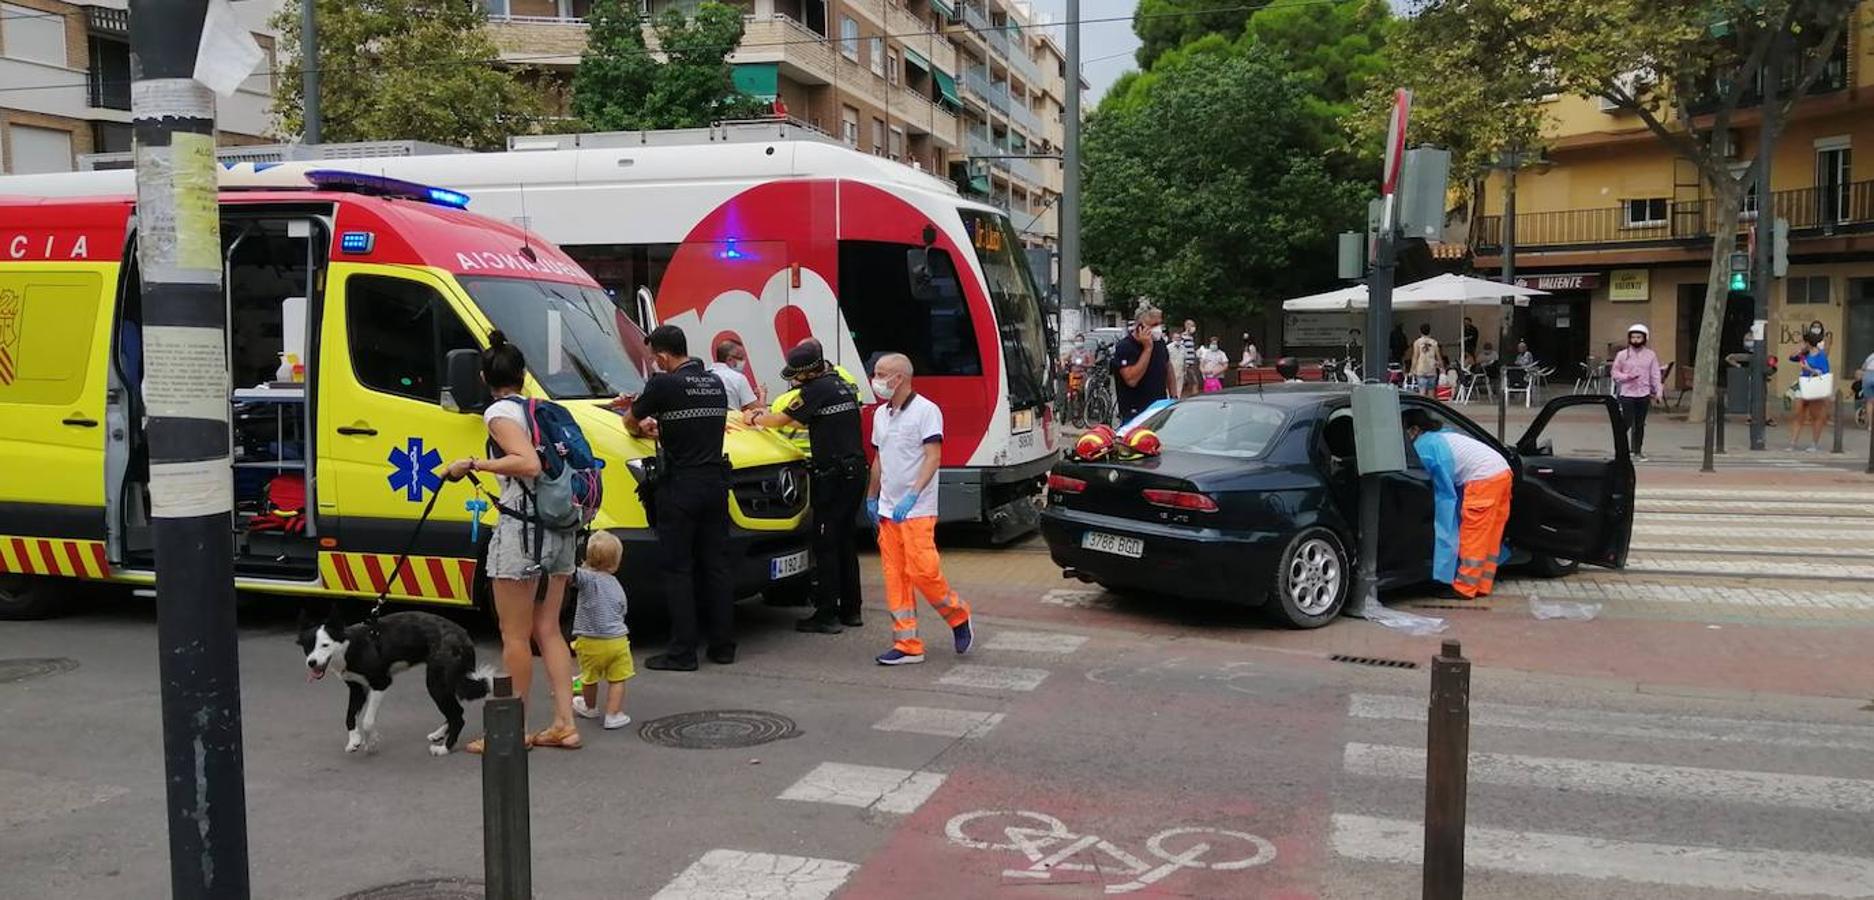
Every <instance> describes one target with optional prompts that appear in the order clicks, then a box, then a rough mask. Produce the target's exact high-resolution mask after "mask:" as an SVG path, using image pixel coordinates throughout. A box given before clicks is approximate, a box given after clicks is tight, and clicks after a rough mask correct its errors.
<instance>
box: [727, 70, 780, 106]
mask: <svg viewBox="0 0 1874 900" xmlns="http://www.w3.org/2000/svg"><path fill="white" fill-rule="evenodd" d="M730 77H731V78H732V79H733V80H734V82H735V89H736V90H738V91H741V92H742V93H744V94H747V95H749V96H751V97H760V98H761V99H763V100H773V99H774V98H775V96H776V95H777V94H779V93H780V92H781V74H780V72H779V70H778V66H777V64H775V63H743V64H741V65H738V66H736V67H735V69H734V71H733V72H731V73H730Z"/></svg>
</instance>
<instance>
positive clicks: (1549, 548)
mask: <svg viewBox="0 0 1874 900" xmlns="http://www.w3.org/2000/svg"><path fill="white" fill-rule="evenodd" d="M1576 406H1598V407H1600V408H1602V409H1604V410H1606V412H1607V426H1608V434H1607V436H1608V442H1607V445H1606V446H1607V449H1606V450H1605V451H1602V452H1598V453H1596V452H1589V453H1584V454H1579V455H1577V454H1571V455H1568V456H1558V455H1556V453H1555V451H1554V449H1553V443H1554V442H1553V440H1552V439H1549V438H1545V437H1544V436H1543V431H1544V430H1545V429H1547V428H1548V427H1549V425H1550V423H1551V422H1552V421H1554V419H1555V417H1556V414H1557V413H1560V412H1561V411H1563V410H1565V409H1568V408H1570V407H1576ZM1593 418H1594V420H1595V421H1597V422H1598V419H1599V417H1598V416H1595V417H1593ZM1577 419H1578V421H1579V422H1585V421H1586V420H1585V419H1583V418H1581V417H1577ZM1572 443H1580V441H1579V438H1578V437H1577V440H1576V441H1573V442H1572ZM1589 443H1590V444H1591V445H1594V446H1599V445H1600V441H1598V440H1594V441H1590V442H1589ZM1516 452H1517V454H1518V455H1519V456H1521V457H1522V477H1521V478H1520V479H1519V480H1518V481H1517V484H1516V493H1515V496H1514V499H1513V500H1512V501H1511V503H1510V526H1509V541H1510V543H1511V544H1513V545H1515V546H1517V547H1520V548H1522V549H1525V550H1529V551H1531V552H1535V553H1542V554H1547V555H1549V556H1553V557H1556V558H1557V559H1564V560H1576V561H1578V562H1583V563H1588V564H1590V565H1596V566H1609V567H1612V568H1620V567H1621V566H1624V565H1626V562H1627V543H1628V541H1629V539H1630V538H1631V536H1632V534H1633V487H1634V474H1633V458H1632V456H1631V455H1630V453H1629V452H1628V450H1627V432H1626V429H1625V428H1624V427H1623V426H1622V423H1621V417H1620V406H1619V404H1618V403H1617V402H1616V401H1615V400H1614V398H1613V397H1609V396H1605V395H1589V394H1580V395H1574V396H1568V397H1558V398H1556V399H1554V400H1551V401H1549V403H1548V405H1546V406H1544V407H1543V408H1542V412H1541V413H1540V414H1539V415H1537V416H1536V420H1535V422H1533V423H1531V424H1530V426H1529V430H1528V431H1527V432H1524V434H1523V436H1522V439H1521V440H1519V441H1517V442H1516Z"/></svg>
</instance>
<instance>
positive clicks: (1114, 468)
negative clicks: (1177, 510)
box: [1048, 452, 1220, 522]
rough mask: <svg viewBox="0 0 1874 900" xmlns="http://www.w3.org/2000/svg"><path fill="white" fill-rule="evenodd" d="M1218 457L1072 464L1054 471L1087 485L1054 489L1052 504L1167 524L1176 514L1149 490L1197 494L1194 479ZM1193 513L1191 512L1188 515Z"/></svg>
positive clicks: (1181, 456)
mask: <svg viewBox="0 0 1874 900" xmlns="http://www.w3.org/2000/svg"><path fill="white" fill-rule="evenodd" d="M1219 462H1220V460H1218V459H1217V458H1216V457H1212V456H1205V455H1203V454H1201V453H1178V452H1167V453H1165V454H1164V455H1163V456H1153V457H1145V458H1143V459H1135V460H1115V461H1106V462H1079V461H1077V460H1068V461H1065V462H1062V463H1061V464H1059V465H1057V466H1055V467H1054V473H1055V474H1057V475H1061V476H1065V477H1067V478H1077V479H1080V480H1081V481H1084V482H1086V488H1085V489H1084V490H1082V491H1080V492H1079V493H1072V492H1068V491H1063V490H1060V489H1058V488H1054V489H1050V490H1049V492H1048V502H1049V503H1051V504H1054V505H1058V506H1061V507H1063V508H1066V509H1075V510H1081V511H1083V512H1090V513H1097V514H1099V515H1103V516H1118V517H1121V518H1127V519H1140V520H1144V521H1151V522H1157V521H1164V520H1165V517H1164V516H1163V515H1162V514H1164V513H1168V512H1172V510H1170V509H1167V508H1166V507H1163V506H1155V505H1153V504H1152V503H1150V502H1148V501H1147V500H1146V499H1145V492H1146V491H1148V490H1166V491H1191V492H1194V491H1196V490H1197V487H1196V485H1195V484H1194V483H1193V482H1192V480H1191V479H1193V478H1196V477H1198V476H1199V475H1201V474H1202V473H1203V472H1205V471H1207V470H1214V469H1216V468H1217V465H1218V463H1219ZM1186 512H1188V511H1186Z"/></svg>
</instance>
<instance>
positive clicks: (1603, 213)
mask: <svg viewBox="0 0 1874 900" xmlns="http://www.w3.org/2000/svg"><path fill="white" fill-rule="evenodd" d="M1770 208H1771V210H1772V211H1773V213H1774V215H1775V216H1776V217H1777V218H1780V219H1787V220H1788V221H1789V229H1790V237H1791V238H1792V239H1799V238H1815V237H1832V236H1834V235H1838V234H1855V233H1867V232H1874V181H1860V182H1855V183H1853V184H1843V185H1836V186H1832V187H1827V188H1800V189H1797V190H1790V191H1775V192H1773V193H1771V195H1770ZM1717 218H1718V210H1717V201H1715V200H1690V201H1668V202H1667V203H1666V214H1665V217H1664V218H1662V219H1655V220H1653V221H1646V222H1633V221H1631V220H1630V211H1629V210H1628V208H1627V207H1624V206H1613V207H1596V208H1591V209H1566V210H1555V211H1551V212H1532V213H1517V215H1516V249H1517V250H1518V251H1519V252H1520V251H1549V252H1560V251H1571V250H1572V251H1579V250H1613V249H1624V248H1641V247H1676V246H1696V245H1699V244H1708V243H1710V242H1711V239H1712V238H1713V237H1714V236H1715V235H1714V232H1715V230H1716V228H1717ZM1756 220H1757V214H1756V212H1755V211H1754V210H1748V209H1747V210H1746V211H1745V213H1744V215H1743V217H1742V218H1741V219H1740V220H1739V227H1740V229H1741V228H1743V227H1745V226H1747V225H1749V224H1750V223H1752V222H1755V221H1756ZM1477 249H1478V250H1479V251H1481V252H1486V253H1501V252H1502V250H1503V216H1501V215H1496V216H1483V217H1481V218H1480V220H1479V221H1478V239H1477Z"/></svg>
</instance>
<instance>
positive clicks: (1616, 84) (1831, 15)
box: [1406, 0, 1858, 420]
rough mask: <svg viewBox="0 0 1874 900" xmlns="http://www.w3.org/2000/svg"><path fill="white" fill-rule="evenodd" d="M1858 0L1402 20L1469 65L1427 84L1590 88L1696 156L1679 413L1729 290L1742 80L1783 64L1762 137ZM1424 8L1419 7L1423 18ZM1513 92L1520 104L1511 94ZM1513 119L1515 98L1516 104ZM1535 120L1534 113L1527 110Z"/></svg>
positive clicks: (1441, 14)
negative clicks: (1690, 306)
mask: <svg viewBox="0 0 1874 900" xmlns="http://www.w3.org/2000/svg"><path fill="white" fill-rule="evenodd" d="M1857 6H1858V2H1857V0H1648V2H1646V3H1634V2H1631V0H1425V2H1423V3H1422V5H1421V9H1420V12H1419V15H1418V17H1416V18H1415V19H1414V20H1413V24H1412V26H1410V27H1408V29H1406V31H1413V30H1417V29H1419V28H1420V27H1421V26H1420V24H1419V23H1420V22H1421V21H1423V22H1424V25H1423V26H1422V27H1423V28H1424V29H1425V32H1424V33H1423V34H1421V35H1419V36H1418V37H1417V38H1415V40H1416V41H1417V42H1418V43H1417V46H1419V47H1421V48H1423V47H1433V48H1435V47H1438V46H1441V45H1443V46H1447V47H1448V49H1449V51H1450V53H1451V58H1452V59H1453V61H1454V62H1456V61H1465V63H1466V65H1468V66H1471V68H1462V69H1460V68H1455V67H1454V68H1447V69H1443V70H1432V71H1430V72H1428V73H1427V74H1428V76H1429V77H1428V80H1427V82H1426V83H1427V85H1428V86H1429V90H1430V91H1431V92H1432V93H1434V94H1437V92H1438V91H1440V90H1443V91H1446V92H1448V93H1452V94H1462V93H1463V92H1466V91H1469V92H1484V95H1485V96H1488V97H1490V98H1491V99H1492V100H1493V101H1505V100H1506V97H1505V95H1504V94H1503V93H1502V91H1503V90H1504V88H1503V86H1502V85H1493V82H1495V81H1496V80H1499V79H1508V80H1510V82H1511V86H1512V87H1513V88H1514V90H1513V91H1511V92H1510V94H1509V96H1508V100H1507V102H1506V103H1505V104H1504V106H1505V108H1510V107H1519V106H1520V107H1527V106H1533V105H1536V104H1538V103H1539V96H1540V92H1539V91H1535V90H1531V89H1530V87H1529V85H1531V84H1532V79H1540V80H1541V81H1546V82H1548V83H1549V85H1550V89H1551V90H1554V91H1558V92H1561V93H1567V94H1575V95H1579V96H1588V97H1598V98H1601V99H1603V100H1605V101H1606V102H1608V103H1609V104H1612V105H1613V106H1614V107H1615V108H1617V109H1619V110H1622V111H1625V112H1627V113H1631V114H1633V115H1635V116H1637V117H1638V118H1639V120H1640V121H1641V122H1642V123H1643V124H1644V125H1645V126H1646V128H1647V130H1648V131H1649V132H1651V133H1652V135H1653V136H1654V137H1655V138H1656V139H1657V140H1658V141H1659V142H1660V143H1661V144H1662V145H1663V146H1664V147H1665V148H1666V149H1667V150H1669V151H1670V152H1671V153H1672V154H1673V155H1674V156H1675V157H1677V158H1681V159H1684V160H1687V161H1688V162H1690V163H1691V164H1692V165H1693V166H1695V167H1696V168H1697V169H1698V172H1699V174H1700V177H1701V179H1702V180H1703V181H1704V183H1705V187H1706V190H1707V191H1708V192H1709V193H1710V195H1711V197H1712V198H1713V201H1714V204H1713V205H1714V207H1715V209H1714V213H1715V214H1714V216H1713V219H1712V250H1711V264H1710V269H1709V277H1708V280H1707V288H1706V293H1705V306H1704V315H1703V319H1702V322H1701V324H1700V328H1699V334H1698V341H1697V348H1696V350H1695V354H1694V355H1695V360H1696V366H1695V367H1694V369H1695V377H1694V380H1693V386H1694V389H1693V403H1692V415H1693V417H1694V419H1695V420H1702V419H1703V417H1704V413H1705V410H1706V408H1707V404H1706V402H1705V401H1706V400H1707V399H1708V398H1710V397H1711V396H1712V395H1713V394H1714V392H1715V391H1716V389H1717V372H1718V361H1719V360H1718V356H1719V340H1720V337H1721V334H1722V331H1721V329H1722V326H1723V321H1724V306H1725V300H1726V297H1727V295H1728V290H1727V288H1728V280H1729V278H1728V276H1729V272H1728V262H1729V257H1730V254H1731V252H1732V248H1733V247H1734V246H1735V243H1734V242H1735V240H1736V237H1735V236H1736V234H1737V226H1738V221H1739V218H1740V214H1741V212H1742V209H1743V204H1744V197H1745V194H1746V193H1747V186H1748V185H1749V184H1750V183H1751V182H1752V181H1754V180H1755V179H1756V177H1757V170H1758V165H1759V162H1760V161H1759V160H1758V159H1756V158H1755V156H1754V154H1753V155H1752V156H1753V158H1752V160H1751V162H1750V164H1749V165H1748V166H1747V167H1745V168H1744V170H1743V171H1742V172H1733V171H1732V169H1731V164H1732V161H1733V160H1735V159H1737V158H1739V157H1742V156H1744V155H1745V154H1746V153H1747V152H1748V150H1749V148H1733V147H1729V146H1727V141H1728V140H1729V135H1730V133H1731V124H1732V122H1734V121H1736V119H1737V113H1738V112H1739V110H1741V109H1743V108H1745V107H1747V106H1751V105H1761V104H1760V101H1758V100H1757V99H1755V98H1754V96H1753V92H1754V90H1755V83H1756V82H1757V80H1758V78H1759V74H1760V73H1761V72H1762V71H1763V69H1764V66H1765V65H1766V63H1769V64H1773V65H1774V67H1775V68H1777V69H1779V70H1780V71H1782V72H1783V73H1785V74H1786V75H1787V76H1788V77H1789V82H1790V86H1791V88H1792V89H1791V90H1788V91H1786V92H1785V94H1784V96H1782V97H1780V98H1779V102H1778V103H1777V104H1775V105H1774V106H1771V107H1768V108H1763V109H1761V110H1760V123H1761V127H1762V128H1764V129H1765V130H1767V131H1768V132H1769V135H1770V136H1771V140H1772V142H1774V140H1775V137H1776V136H1777V135H1778V134H1780V133H1781V130H1782V128H1783V126H1784V124H1785V123H1786V122H1788V120H1789V114H1790V111H1791V109H1792V108H1793V107H1794V106H1795V103H1796V102H1797V100H1799V99H1800V98H1801V97H1802V96H1803V95H1804V94H1806V93H1807V92H1808V90H1809V88H1810V87H1811V86H1813V85H1814V84H1815V82H1816V80H1817V79H1819V78H1820V77H1821V75H1822V73H1823V72H1824V71H1826V69H1827V67H1828V65H1829V60H1830V57H1831V56H1832V54H1833V52H1834V50H1835V47H1836V46H1837V45H1838V44H1839V43H1840V41H1841V40H1842V35H1843V32H1844V31H1845V29H1846V27H1847V25H1848V23H1849V22H1850V21H1851V19H1852V16H1853V14H1854V13H1855V10H1856V7H1857ZM1428 16H1429V18H1428ZM1517 94H1520V95H1521V96H1522V98H1523V99H1522V100H1521V103H1520V104H1518V103H1517V102H1515V100H1514V97H1515V95H1517ZM1516 115H1517V116H1518V122H1517V127H1518V128H1522V127H1524V123H1525V122H1526V121H1527V119H1526V117H1528V116H1530V115H1532V114H1531V113H1529V112H1528V111H1527V110H1526V109H1522V110H1521V111H1519V112H1517V113H1516ZM1533 115H1535V116H1536V118H1535V119H1534V121H1535V122H1537V124H1538V125H1539V124H1540V122H1541V120H1540V118H1539V116H1540V113H1535V114H1533ZM1470 140H1471V142H1472V144H1473V147H1472V150H1471V152H1472V153H1473V154H1474V155H1476V156H1482V155H1484V154H1487V153H1489V152H1490V149H1491V148H1490V147H1489V145H1488V143H1487V141H1488V140H1490V138H1489V137H1488V136H1484V137H1479V136H1475V135H1473V136H1471V137H1470Z"/></svg>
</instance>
